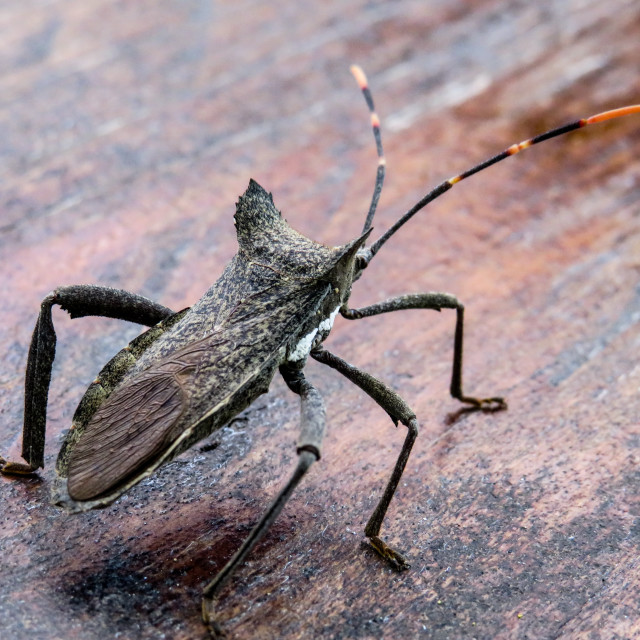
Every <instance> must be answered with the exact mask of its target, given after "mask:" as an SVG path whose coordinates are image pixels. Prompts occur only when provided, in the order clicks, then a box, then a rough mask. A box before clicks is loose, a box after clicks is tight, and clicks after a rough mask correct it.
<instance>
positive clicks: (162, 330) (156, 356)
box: [0, 67, 640, 635]
mask: <svg viewBox="0 0 640 640" xmlns="http://www.w3.org/2000/svg"><path fill="white" fill-rule="evenodd" d="M352 70H353V72H354V75H355V76H356V79H357V80H358V82H359V84H360V87H361V89H362V91H363V93H364V96H365V99H366V101H367V104H368V106H369V109H370V112H371V120H372V125H373V131H374V136H375V140H376V146H377V151H378V159H379V162H378V171H377V176H376V183H375V188H374V194H373V199H372V202H371V207H370V209H369V213H368V215H367V218H366V222H365V225H364V229H363V232H362V235H361V236H360V237H359V238H356V239H355V240H353V241H351V242H349V243H347V244H345V245H343V246H341V247H336V248H328V247H326V246H324V245H321V244H318V243H317V242H314V241H313V240H309V239H308V238H305V237H304V236H302V235H300V234H299V233H297V232H296V231H294V230H293V229H292V228H291V227H290V226H289V225H288V224H287V222H286V221H285V220H284V219H283V218H282V216H281V215H280V212H279V211H278V210H277V209H276V208H275V206H274V204H273V200H272V197H271V195H270V194H268V193H267V192H266V191H265V190H264V189H263V188H262V187H260V186H259V185H258V184H257V183H256V182H254V181H253V180H252V181H251V182H250V183H249V187H248V188H247V190H246V192H245V193H244V195H243V196H241V197H240V199H239V201H238V203H237V206H236V214H235V225H236V230H237V236H238V244H239V250H238V253H237V254H236V256H235V257H234V258H233V259H232V261H231V262H230V264H229V265H228V266H227V268H226V269H225V271H224V273H223V274H222V276H221V277H220V279H219V280H218V281H217V282H216V283H215V284H214V285H213V286H212V287H211V288H210V289H209V290H208V291H207V292H206V293H205V294H204V296H203V297H202V298H201V299H200V300H199V301H198V302H197V303H196V304H195V305H194V306H193V307H191V308H190V309H185V310H183V311H180V312H178V313H175V312H173V311H171V310H170V309H167V308H166V307H163V306H161V305H159V304H157V303H155V302H152V301H151V300H148V299H146V298H143V297H142V296H138V295H135V294H132V293H128V292H126V291H121V290H116V289H111V288H107V287H98V286H88V285H81V286H71V287H64V288H60V289H57V290H55V291H54V292H53V293H51V294H50V295H48V296H47V297H46V298H45V299H44V300H43V301H42V305H41V309H40V315H39V317H38V320H37V322H36V326H35V329H34V333H33V338H32V342H31V347H30V349H29V355H28V360H27V372H26V381H25V411H24V430H23V449H22V456H23V458H24V459H25V460H26V461H27V464H24V463H20V462H7V461H6V460H4V459H2V458H0V470H1V471H2V472H3V473H5V474H21V473H22V474H24V473H32V472H34V471H35V470H36V469H38V468H39V467H42V466H43V461H44V435H45V423H46V410H47V396H48V391H49V382H50V379H51V367H52V363H53V359H54V354H55V344H56V336H55V332H54V328H53V323H52V320H51V308H52V306H53V305H55V304H57V305H59V306H60V307H62V308H63V309H65V310H66V311H68V312H69V314H70V315H71V317H72V318H77V317H81V316H90V315H96V316H107V317H111V318H119V319H122V320H129V321H132V322H136V323H140V324H142V325H146V326H149V327H150V329H148V330H147V331H146V332H145V333H143V334H142V335H140V336H139V337H137V338H136V339H135V340H133V341H132V342H131V343H130V344H129V345H128V346H126V347H125V348H124V349H123V350H122V351H120V353H118V354H117V355H116V356H115V357H114V358H113V359H112V360H111V361H110V362H109V363H107V365H106V366H105V367H104V368H103V369H102V371H101V372H100V374H99V375H98V377H97V379H96V380H95V381H94V382H93V383H92V384H91V385H90V386H89V388H88V389H87V391H86V393H85V395H84V397H83V398H82V400H81V401H80V404H79V406H78V408H77V410H76V412H75V414H74V417H73V422H72V426H71V429H70V431H69V432H68V434H67V436H66V438H65V441H64V444H63V445H62V449H61V451H60V453H59V456H58V461H57V465H56V474H57V478H56V481H55V484H54V489H53V501H54V503H55V504H57V505H60V506H62V507H64V508H65V509H67V510H68V511H69V512H72V513H77V512H82V511H87V510H89V509H93V508H95V507H104V506H106V505H108V504H110V503H111V502H113V501H114V500H116V499H117V498H118V497H119V496H121V495H122V494H123V493H124V492H125V491H127V490H128V489H129V488H130V487H132V486H133V485H135V484H136V483H138V482H140V480H142V479H143V478H146V477H147V476H149V475H150V474H151V473H153V472H154V471H155V470H156V469H157V468H158V467H159V466H160V465H161V464H163V463H165V462H167V461H169V460H171V459H172V458H174V457H175V456H176V455H178V454H179V453H181V452H182V451H184V450H185V449H187V448H188V447H190V446H192V445H193V444H194V443H196V442H198V441H199V440H201V439H202V438H204V437H205V436H207V435H209V434H210V433H212V432H213V431H215V430H216V429H219V428H220V427H222V426H223V425H225V424H227V423H228V422H229V421H230V420H231V419H232V418H233V417H234V416H236V415H237V414H238V413H239V412H240V411H242V410H243V409H245V408H246V407H247V406H249V405H250V404H251V403H252V402H253V401H254V400H255V399H256V398H257V397H258V396H259V395H260V394H262V393H265V392H266V391H267V389H268V388H269V384H270V382H271V380H272V378H273V376H274V375H275V373H276V371H278V370H279V371H280V373H281V375H282V376H283V378H284V380H285V382H286V383H287V385H288V386H289V388H290V389H291V390H292V391H293V392H294V393H296V394H298V395H299V396H300V400H301V428H300V436H299V440H298V446H297V451H298V456H299V457H298V464H297V466H296V468H295V470H294V472H293V475H292V476H291V478H290V479H289V481H288V482H287V484H286V485H285V487H284V488H283V489H282V491H281V492H280V493H279V495H278V496H277V498H276V499H275V501H274V502H273V504H272V505H271V506H270V507H269V508H268V509H267V510H266V512H265V514H264V515H263V517H262V519H261V520H260V522H259V523H258V524H257V525H256V527H255V528H254V529H253V531H252V532H251V534H250V535H249V537H248V538H247V540H245V542H244V543H243V544H242V546H241V547H240V549H239V550H238V551H237V553H236V554H235V555H234V557H233V558H232V559H231V560H230V561H229V562H228V564H227V565H226V566H225V567H224V568H223V569H222V570H221V571H220V573H219V574H218V575H217V576H216V577H215V579H214V580H213V581H212V582H211V583H210V584H209V585H208V586H207V587H206V589H205V591H204V598H203V619H204V621H205V623H207V624H208V626H209V629H210V630H211V631H212V633H213V634H214V635H215V634H216V633H218V632H219V628H218V626H217V624H216V623H215V621H214V619H213V615H212V601H213V596H214V595H215V594H216V593H217V592H218V591H219V589H220V587H221V586H222V585H223V584H224V582H225V581H226V579H227V578H228V577H229V576H230V574H231V573H232V572H233V570H234V569H235V568H236V567H237V566H238V564H240V563H241V562H242V560H243V559H244V558H245V556H246V555H247V554H248V553H249V551H250V550H251V549H252V547H253V546H254V545H255V544H256V542H257V541H258V540H259V538H260V537H261V536H262V535H263V534H264V533H265V532H266V531H267V530H268V528H269V526H270V525H271V523H272V522H273V521H274V520H275V518H276V517H277V515H278V513H279V512H280V510H281V509H282V507H283V506H284V504H285V502H286V501H287V499H288V498H289V496H290V495H291V493H292V492H293V490H294V489H295V487H296V485H297V484H298V483H299V482H300V480H301V478H302V477H303V476H304V474H305V472H306V471H307V470H308V468H309V467H310V466H311V464H312V463H313V462H315V461H316V460H318V459H319V458H320V451H321V445H322V438H323V435H324V430H325V414H324V407H323V403H322V399H321V397H320V395H319V393H318V391H317V390H316V389H315V388H314V387H313V386H312V385H311V383H310V382H309V381H308V380H307V379H306V378H305V376H304V373H303V367H304V365H305V363H306V361H307V358H308V357H309V356H311V357H312V358H314V359H315V360H317V361H319V362H322V363H324V364H326V365H328V366H330V367H332V368H334V369H336V370H337V371H339V372H340V373H341V374H343V375H344V376H346V377H347V378H348V379H349V380H350V381H351V382H353V383H355V384H356V385H357V386H359V387H360V388H361V389H362V390H363V391H365V392H366V393H367V394H368V395H369V396H371V398H373V400H374V401H375V402H377V403H378V404H379V405H380V406H381V407H382V408H383V409H384V410H385V411H386V412H387V413H388V414H389V416H390V417H391V418H392V420H393V421H394V422H395V423H396V424H397V423H398V422H400V423H402V424H403V425H405V426H406V427H407V429H408V433H407V436H406V439H405V442H404V445H403V447H402V450H401V452H400V454H399V457H398V459H397V461H396V464H395V467H394V469H393V472H392V474H391V477H390V479H389V481H388V483H387V486H386V489H385V490H384V493H383V495H382V497H381V499H380V501H379V503H378V505H377V507H376V508H375V510H374V512H373V514H372V515H371V517H370V519H369V521H368V523H367V525H366V528H365V535H366V536H367V538H368V539H369V541H370V542H371V544H372V546H373V547H374V548H375V549H376V550H377V551H378V552H379V553H380V555H382V556H383V557H384V558H385V559H386V560H388V561H389V562H390V563H391V564H392V565H393V566H394V567H396V568H398V569H404V568H407V567H408V566H409V565H408V563H407V561H406V560H405V558H404V557H403V556H402V555H401V554H400V553H399V552H397V551H395V550H394V549H391V548H390V547H389V546H387V545H386V544H385V543H384V542H383V541H382V540H381V539H380V537H379V533H380V527H381V525H382V521H383V520H384V517H385V513H386V511H387V508H388V506H389V503H390V502H391V499H392V497H393V494H394V492H395V490H396V487H397V486H398V482H399V481H400V477H401V475H402V472H403V470H404V467H405V464H406V462H407V459H408V457H409V453H410V451H411V447H412V445H413V443H414V440H415V438H416V436H417V433H418V424H417V422H416V416H415V414H414V413H413V411H412V410H411V409H410V408H409V406H408V405H407V404H406V403H405V402H404V400H402V398H400V397H399V396H398V395H397V394H396V393H395V392H394V391H392V390H391V389H389V388H388V387H387V386H385V385H384V384H383V383H382V382H380V381H378V380H376V379H375V378H373V377H372V376H371V375H369V374H368V373H365V372H364V371H361V370H359V369H357V368H356V367H354V366H352V365H350V364H348V363H347V362H345V361H344V360H341V359H340V358H338V357H337V356H335V355H333V354H331V353H330V352H328V351H326V350H324V349H323V348H322V343H323V341H324V340H325V339H326V338H327V336H328V335H329V332H330V331H331V327H332V325H333V322H334V319H335V318H336V316H337V315H338V314H340V315H341V316H342V317H344V318H347V319H349V320H354V319H358V318H364V317H366V316H373V315H377V314H380V313H387V312H391V311H397V310H401V309H435V310H438V311H439V310H440V309H444V308H446V309H455V311H456V318H457V319H456V329H455V339H454V348H453V373H452V379H451V394H452V395H453V397H455V398H457V399H458V400H460V401H462V402H464V403H466V404H468V405H470V406H471V407H473V408H478V409H485V410H499V409H502V408H505V407H506V405H505V403H504V401H503V400H502V399H501V398H497V397H496V398H485V399H477V398H473V397H468V396H465V395H464V393H463V390H462V343H463V313H464V308H463V306H462V304H461V303H460V302H459V301H458V300H457V299H456V298H455V297H454V296H452V295H450V294H446V293H422V294H410V295H405V296H400V297H397V298H393V299H390V300H386V301H384V302H380V303H378V304H374V305H372V306H369V307H365V308H363V309H351V308H350V307H349V295H350V293H351V287H352V284H353V283H354V282H355V281H356V280H357V279H358V278H359V277H360V276H361V275H362V273H363V271H364V270H365V269H366V267H367V265H368V264H369V262H370V261H371V259H372V258H373V257H374V256H375V255H376V253H377V252H378V250H379V249H380V247H381V246H382V245H383V244H384V243H385V242H386V241H387V240H388V239H389V238H390V237H391V236H392V235H393V234H394V233H395V232H396V231H397V230H398V229H399V228H400V227H401V226H402V225H403V224H404V223H405V222H407V221H408V220H409V219H410V218H411V217H412V216H413V215H414V214H415V213H417V212H418V211H419V210H420V209H422V208H423V207H424V206H425V205H426V204H427V203H428V202H430V201H432V200H434V199H435V198H436V197H438V196H439V195H441V194H442V193H444V192H445V191H447V190H448V189H450V188H451V187H452V186H453V185H454V184H456V183H457V182H459V181H460V180H462V179H464V178H466V177H468V176H470V175H472V174H473V173H476V172H478V171H480V170H481V169H484V168H485V167H487V166H489V165H491V164H494V163H495V162H498V161H500V160H502V159H504V158H506V157H508V156H510V155H513V154H514V153H517V152H518V151H520V150H522V149H525V148H527V147H529V146H531V145H532V144H535V143H537V142H541V141H543V140H546V139H548V138H551V137H553V136H556V135H560V134H562V133H565V132H567V131H571V130H573V129H577V128H579V127H582V126H585V125H587V124H591V123H595V122H600V121H602V120H606V119H609V118H613V117H617V116H620V115H625V114H628V113H640V105H636V106H633V107H626V108H623V109H618V110H615V111H610V112H606V113H603V114H598V115H596V116H592V117H591V118H587V119H583V120H578V121H576V122H573V123H571V124H569V125H565V126H564V127H560V128H558V129H554V130H552V131H550V132H547V133H545V134H542V135H539V136H536V137H535V138H531V139H529V140H526V141H524V142H522V143H520V144H517V145H513V146H511V147H509V148H508V149H507V150H505V151H504V152H502V153H500V154H498V155H496V156H494V157H493V158H491V159H489V160H487V161H485V162H483V163H481V164H480V165H477V166H476V167H474V168H473V169H470V170H469V171H467V172H465V173H463V174H460V175H458V176H456V177H454V178H451V179H449V180H447V181H445V182H443V183H442V184H440V185H439V186H438V187H436V188H435V189H433V190H432V191H431V192H430V193H428V194H427V195H426V196H425V197H424V198H423V199H422V200H420V201H419V202H418V203H417V204H416V205H415V206H414V207H412V208H411V209H410V210H409V211H408V212H407V213H406V214H405V215H404V216H402V217H401V218H400V219H399V220H398V222H396V223H395V224H394V225H393V226H392V227H391V228H390V229H389V230H388V231H387V232H386V233H384V234H383V235H382V236H381V237H380V238H379V239H378V240H377V241H376V242H374V243H373V244H372V245H370V246H368V247H367V246H366V245H365V243H366V240H367V238H368V237H369V234H370V232H371V224H372V220H373V215H374V213H375V210H376V207H377V202H378V199H379V196H380V192H381V189H382V183H383V179H384V171H385V162H384V156H383V152H382V144H381V140H380V128H379V121H378V118H377V116H376V114H375V111H374V108H373V102H372V99H371V94H370V92H369V89H368V87H367V82H366V78H365V76H364V74H363V73H362V71H361V70H360V69H359V68H358V67H354V68H353V69H352Z"/></svg>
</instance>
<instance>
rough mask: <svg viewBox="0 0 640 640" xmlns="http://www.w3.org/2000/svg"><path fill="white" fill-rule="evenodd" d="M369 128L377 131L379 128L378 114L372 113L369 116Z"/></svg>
mask: <svg viewBox="0 0 640 640" xmlns="http://www.w3.org/2000/svg"><path fill="white" fill-rule="evenodd" d="M371 126H372V127H374V128H376V129H379V128H380V118H378V114H377V113H372V114H371Z"/></svg>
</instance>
